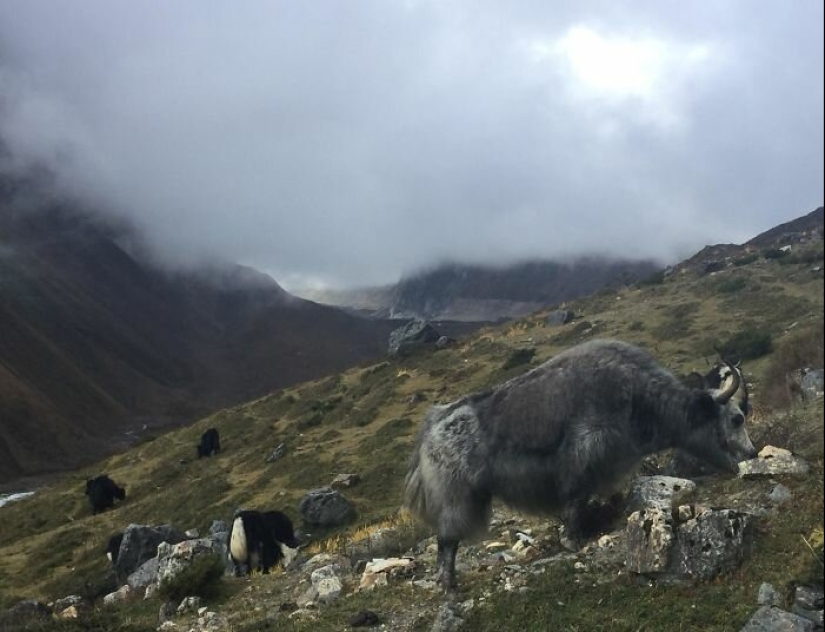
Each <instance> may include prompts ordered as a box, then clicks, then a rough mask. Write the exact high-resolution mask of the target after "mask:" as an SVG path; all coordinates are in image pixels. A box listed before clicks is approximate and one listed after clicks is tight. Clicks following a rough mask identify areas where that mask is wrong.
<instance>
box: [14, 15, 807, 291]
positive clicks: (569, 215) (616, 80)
mask: <svg viewBox="0 0 825 632" xmlns="http://www.w3.org/2000/svg"><path fill="white" fill-rule="evenodd" d="M615 5H616V3H610V2H595V3H578V2H573V1H572V0H571V1H569V2H559V3H552V4H551V3H545V2H529V1H524V2H514V3H489V2H482V3H478V2H469V1H464V0H459V1H453V2H436V1H435V0H408V1H406V2H385V1H383V0H374V1H356V2H348V3H338V2H329V3H293V2H243V3H232V4H231V6H230V5H228V4H226V5H217V6H213V5H208V4H204V3H202V2H196V1H194V0H192V1H179V2H160V1H157V2H143V3H129V4H127V3H113V2H108V1H103V0H100V1H96V2H95V1H89V2H83V3H53V2H45V1H40V0H31V1H28V2H25V3H22V2H21V3H4V4H3V5H0V137H2V138H3V139H4V140H5V142H6V143H7V145H8V146H9V147H10V148H11V149H12V151H13V152H14V154H15V156H17V157H18V159H19V160H21V161H23V162H26V161H30V162H45V163H46V164H48V165H50V166H51V167H52V168H53V169H54V170H55V171H56V173H57V174H58V177H59V180H60V182H61V183H62V185H63V186H64V187H66V188H67V189H68V190H69V191H70V192H72V193H73V194H75V195H81V196H84V197H87V198H89V199H90V200H92V201H94V203H95V204H96V205H98V206H100V207H105V208H110V209H112V212H115V213H118V214H119V215H121V216H124V217H127V218H129V219H130V221H131V222H132V223H134V224H136V225H137V226H138V227H139V228H140V229H141V230H142V231H144V233H145V234H146V236H147V238H148V240H149V242H150V243H151V244H152V245H153V247H154V248H155V250H156V251H157V253H158V255H159V256H161V257H162V258H163V259H164V260H166V261H168V262H170V263H191V262H193V261H198V260H200V259H203V258H208V257H213V256H217V257H221V258H223V259H229V260H234V261H238V262H241V263H246V264H249V265H253V266H255V267H257V268H259V269H263V270H266V271H268V272H270V273H272V274H273V275H274V276H275V277H276V278H277V279H278V280H279V281H284V282H286V284H287V285H291V286H295V285H300V284H302V283H307V282H309V281H310V280H316V281H321V282H325V283H329V284H332V285H349V286H353V285H364V284H371V283H378V282H391V281H394V280H395V279H397V277H398V276H399V275H400V274H401V273H403V272H405V271H409V270H412V269H415V268H418V267H421V266H426V265H428V264H432V263H433V262H437V261H441V260H453V261H456V260H457V261H468V262H476V263H478V262H489V263H502V262H507V261H514V260H524V259H527V258H530V257H542V258H558V257H567V256H575V255H578V254H591V253H598V254H602V255H604V254H609V255H615V256H626V257H654V258H658V259H660V260H662V261H672V260H674V259H676V258H678V257H680V256H683V255H686V254H689V253H690V252H691V251H693V250H696V249H698V248H699V247H701V246H702V245H704V244H705V243H709V242H720V241H735V242H736V241H743V240H745V239H747V238H749V237H751V236H753V235H755V234H756V233H758V232H759V231H761V230H764V229H766V228H768V227H770V226H773V225H775V224H777V223H779V222H782V221H787V220H788V219H791V218H792V217H795V216H796V215H800V214H802V213H804V212H807V211H809V210H810V209H812V208H813V207H814V206H817V205H819V204H821V203H822V197H823V56H822V48H823V33H822V30H823V27H822V23H823V20H822V17H823V16H822V13H823V7H822V3H817V2H805V3H802V2H799V3H785V4H778V3H775V2H768V1H765V2H753V1H744V0H742V1H741V2H726V3H717V2H714V1H713V0H702V1H699V2H693V3H684V4H683V5H680V6H674V5H672V4H667V5H665V4H663V3H660V2H652V1H651V2H638V3H633V4H632V6H622V7H617V6H615Z"/></svg>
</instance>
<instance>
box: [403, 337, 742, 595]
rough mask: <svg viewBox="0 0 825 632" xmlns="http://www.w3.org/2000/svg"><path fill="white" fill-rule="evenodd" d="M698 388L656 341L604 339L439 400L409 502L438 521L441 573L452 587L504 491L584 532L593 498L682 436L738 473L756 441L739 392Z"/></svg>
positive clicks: (418, 453)
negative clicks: (652, 345)
mask: <svg viewBox="0 0 825 632" xmlns="http://www.w3.org/2000/svg"><path fill="white" fill-rule="evenodd" d="M728 368H729V370H730V371H729V378H730V379H729V380H728V381H727V382H728V383H727V385H726V386H725V387H724V388H722V389H710V390H706V389H691V388H689V387H687V386H685V385H683V384H682V383H681V382H680V381H679V380H678V379H677V378H676V377H675V376H674V375H672V374H671V373H670V372H668V371H667V370H665V369H664V368H662V367H661V366H659V364H658V363H657V362H656V361H655V360H654V359H653V358H652V357H651V356H650V355H649V354H648V353H647V352H645V351H643V350H641V349H639V348H637V347H634V346H632V345H630V344H626V343H623V342H619V341H592V342H587V343H585V344H582V345H579V346H577V347H574V348H572V349H568V350H567V351H565V352H563V353H561V354H559V355H558V356H556V357H554V358H552V359H551V360H548V361H547V362H545V363H544V364H542V365H540V366H538V367H536V368H535V369H533V370H531V371H529V372H527V373H525V374H524V375H521V376H519V377H516V378H514V379H512V380H509V381H508V382H505V383H504V384H501V385H500V386H498V387H496V388H493V389H492V390H489V391H486V392H483V393H478V394H474V395H470V396H468V397H465V398H463V399H460V400H458V401H456V402H453V403H452V404H448V405H446V406H435V407H434V408H433V409H432V410H431V411H430V412H429V414H428V415H427V418H426V420H425V422H424V426H423V428H422V429H421V432H420V434H419V436H418V439H417V442H416V445H415V449H414V452H413V456H412V460H411V462H410V468H409V471H408V473H407V478H406V483H405V504H406V505H407V506H408V507H409V508H410V509H411V511H412V512H413V513H414V514H417V515H418V516H420V517H421V518H423V519H424V520H426V521H427V522H428V523H429V524H430V525H431V526H433V527H434V528H435V529H436V530H437V534H438V565H439V582H440V583H441V585H442V587H443V588H445V589H452V588H454V587H455V585H456V581H455V557H456V551H457V549H458V543H459V541H460V540H463V539H465V538H468V537H472V536H474V535H478V534H480V533H482V532H483V531H484V530H485V529H486V527H487V524H488V521H489V517H490V505H491V501H492V500H493V498H498V499H500V500H502V501H504V502H505V503H506V504H508V505H510V506H512V507H515V508H518V509H524V510H527V511H539V512H555V513H558V514H560V517H561V518H562V521H563V523H564V528H565V530H566V533H567V536H568V537H569V538H570V539H571V540H573V542H579V541H580V539H581V538H582V537H583V536H584V535H585V533H586V527H587V525H586V524H583V522H584V518H585V516H586V515H587V512H586V510H587V505H588V501H589V499H590V498H591V496H593V495H594V494H609V493H610V492H614V491H615V490H616V488H617V487H619V486H621V484H622V483H624V479H625V478H626V476H627V475H628V474H629V473H630V472H631V471H632V470H633V468H634V467H635V466H636V465H637V464H638V463H639V461H640V460H641V459H642V457H644V456H645V455H648V454H652V453H655V452H658V451H660V450H664V449H666V448H680V449H682V450H685V451H687V452H688V453H690V454H692V455H695V456H696V457H698V458H700V459H702V460H703V461H705V462H708V463H709V464H711V465H712V466H714V468H715V469H718V470H722V471H725V472H732V473H735V472H737V471H738V462H739V461H740V460H744V459H749V458H753V457H754V456H756V451H755V449H754V447H753V444H752V443H751V440H750V439H749V438H748V433H747V431H746V430H745V415H744V413H743V411H742V410H741V409H740V408H739V406H738V405H737V404H736V402H735V401H733V395H734V393H735V392H736V391H737V390H738V388H739V385H740V383H741V382H742V379H741V374H740V373H739V371H738V370H737V369H736V368H735V367H733V366H730V365H728Z"/></svg>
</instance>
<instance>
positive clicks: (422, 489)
mask: <svg viewBox="0 0 825 632" xmlns="http://www.w3.org/2000/svg"><path fill="white" fill-rule="evenodd" d="M423 434H424V433H423V431H422V432H421V434H419V436H418V440H417V441H416V442H415V448H414V449H413V454H412V457H411V458H410V465H409V469H408V470H407V478H406V479H405V481H404V506H405V507H406V508H407V509H409V511H410V512H411V513H412V514H414V515H415V516H418V517H419V518H421V519H424V520H426V519H427V517H428V516H427V489H426V486H425V485H424V477H423V475H422V471H421V444H422V439H423Z"/></svg>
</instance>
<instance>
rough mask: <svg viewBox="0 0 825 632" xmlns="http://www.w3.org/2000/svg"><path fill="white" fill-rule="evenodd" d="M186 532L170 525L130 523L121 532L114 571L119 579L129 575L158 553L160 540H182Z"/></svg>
mask: <svg viewBox="0 0 825 632" xmlns="http://www.w3.org/2000/svg"><path fill="white" fill-rule="evenodd" d="M185 539H186V534H185V533H184V532H182V531H179V530H178V529H175V528H174V527H172V526H171V525H168V524H165V525H160V526H156V527H151V526H146V525H138V524H130V525H129V526H128V527H126V530H125V531H124V532H123V541H122V542H121V544H120V551H119V553H118V556H117V562H116V563H115V572H116V574H117V576H118V577H119V578H121V579H125V578H127V577H129V576H130V575H131V574H132V573H134V572H135V571H136V570H138V568H140V567H141V566H142V565H143V564H144V563H146V562H148V561H149V560H151V559H152V558H154V557H156V556H157V554H158V545H159V544H160V543H161V542H170V543H173V544H174V543H177V542H183V541H184V540H185Z"/></svg>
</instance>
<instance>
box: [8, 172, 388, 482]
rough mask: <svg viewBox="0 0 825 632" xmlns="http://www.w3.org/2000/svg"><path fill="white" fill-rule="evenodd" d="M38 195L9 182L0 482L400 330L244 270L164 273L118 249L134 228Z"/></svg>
mask: <svg viewBox="0 0 825 632" xmlns="http://www.w3.org/2000/svg"><path fill="white" fill-rule="evenodd" d="M36 188H37V183H34V184H32V183H31V182H26V181H22V182H21V181H13V180H11V179H9V178H6V179H5V180H4V182H0V332H2V336H0V394H2V395H3V397H2V399H1V400H0V481H3V480H4V479H9V478H11V477H16V476H20V475H26V474H34V473H40V472H42V471H44V470H53V469H60V468H65V467H73V466H76V465H78V464H80V463H88V462H89V460H90V459H91V458H100V457H101V456H102V455H103V454H104V453H105V451H106V450H111V449H112V448H113V447H117V445H118V444H119V443H122V442H123V440H125V439H128V437H127V436H126V435H124V432H125V431H127V430H129V429H134V428H137V429H140V428H142V427H143V426H144V424H146V425H148V426H149V429H151V428H157V427H159V426H163V425H166V424H169V423H177V424H179V423H183V422H185V421H191V420H192V419H193V418H195V416H197V415H202V414H204V413H205V412H207V411H209V410H213V409H215V408H217V407H222V406H226V405H228V404H231V403H233V402H238V401H242V400H245V399H249V398H251V397H255V396H258V395H261V394H263V393H265V392H268V391H271V390H273V389H277V388H280V387H283V386H285V385H288V384H294V383H296V382H300V381H305V380H308V379H312V378H314V377H318V376H320V375H325V374H327V373H330V372H333V371H339V370H341V369H343V368H345V367H348V366H352V365H353V364H356V363H358V362H361V361H362V360H365V359H367V358H372V357H376V356H378V355H379V354H381V353H383V352H384V350H385V345H386V340H387V335H388V332H389V331H390V330H391V329H392V328H393V324H391V323H383V322H380V321H367V320H364V319H360V318H356V317H354V316H352V315H349V314H346V313H344V312H342V311H341V310H338V309H334V308H331V307H327V306H322V305H317V304H315V303H312V302H309V301H305V300H301V299H298V298H296V297H293V296H291V295H290V294H288V293H287V292H285V291H284V290H283V289H282V288H280V287H279V286H278V284H277V283H275V281H273V280H272V279H271V278H269V277H267V276H266V275H263V274H260V273H257V272H255V271H253V270H250V269H247V268H241V267H240V266H233V265H215V266H214V267H212V268H211V269H205V270H200V271H198V272H190V273H180V272H179V273H167V272H163V271H162V270H159V269H157V268H155V267H152V266H151V265H149V264H147V263H145V262H144V261H142V260H141V259H140V258H139V257H137V256H135V255H133V254H130V253H129V252H128V251H127V250H125V249H124V248H123V247H121V246H120V245H119V243H120V241H121V240H122V239H123V238H124V237H128V234H127V233H124V229H122V228H121V229H115V228H112V226H111V225H107V224H105V223H103V222H102V221H101V220H100V219H99V218H95V217H94V216H92V215H89V214H88V213H84V212H81V211H79V210H78V209H76V208H73V207H71V206H69V205H68V204H67V203H65V202H62V201H59V200H58V201H56V200H48V199H45V200H44V198H42V196H37V195H33V194H32V190H33V189H35V190H36Z"/></svg>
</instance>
